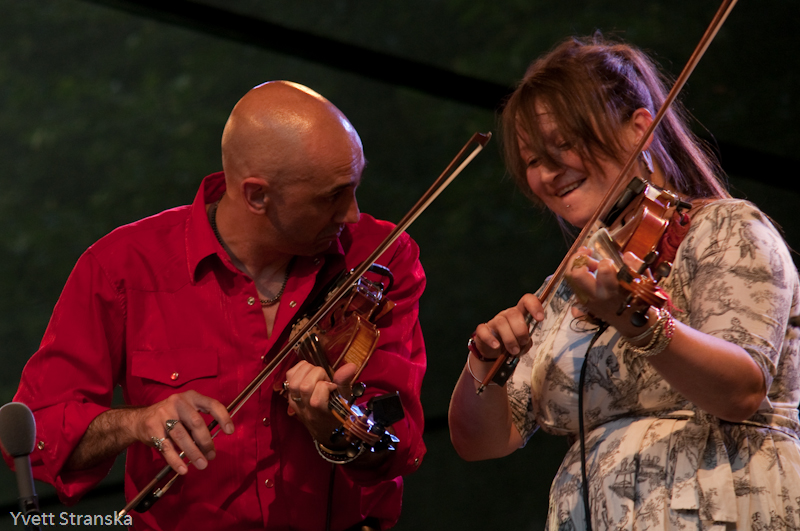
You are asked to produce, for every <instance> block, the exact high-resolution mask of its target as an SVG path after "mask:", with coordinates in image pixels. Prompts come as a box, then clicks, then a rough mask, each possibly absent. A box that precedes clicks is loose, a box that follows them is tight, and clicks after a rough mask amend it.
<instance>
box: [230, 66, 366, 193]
mask: <svg viewBox="0 0 800 531" xmlns="http://www.w3.org/2000/svg"><path fill="white" fill-rule="evenodd" d="M324 149H343V150H348V151H352V152H354V153H355V152H359V153H360V152H361V149H362V147H361V139H360V138H359V137H358V133H356V130H355V129H354V128H353V126H352V125H351V124H350V122H349V121H348V120H347V118H346V117H345V116H344V114H342V112H341V111H339V109H337V108H336V107H335V106H334V105H333V104H332V103H331V102H329V101H328V100H327V99H325V98H324V97H322V96H321V95H319V94H317V93H316V92H314V91H313V90H311V89H309V88H308V87H305V86H303V85H299V84H297V83H292V82H288V81H271V82H268V83H264V84H262V85H258V86H257V87H255V88H253V89H251V90H250V91H249V92H248V93H247V94H245V95H244V97H243V98H242V99H241V100H239V102H238V103H237V104H236V106H235V107H234V108H233V111H232V112H231V115H230V118H229V119H228V122H227V123H226V124H225V130H224V132H223V134H222V167H223V170H224V171H225V176H226V181H227V183H228V186H227V188H228V192H229V193H231V192H233V193H235V191H236V188H237V184H238V183H239V182H241V180H242V179H244V178H246V177H253V176H256V177H261V178H263V179H265V180H266V181H267V182H269V183H270V184H271V185H274V186H281V185H282V184H284V182H285V180H286V179H287V178H292V179H302V178H303V175H302V171H298V169H301V168H302V167H303V164H304V163H306V162H313V160H314V158H315V154H317V153H318V152H319V151H320V150H324ZM360 156H363V155H360Z"/></svg>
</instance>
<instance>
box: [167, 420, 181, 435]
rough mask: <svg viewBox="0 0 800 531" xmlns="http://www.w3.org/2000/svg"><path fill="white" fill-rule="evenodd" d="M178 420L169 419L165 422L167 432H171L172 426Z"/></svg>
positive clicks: (176, 423)
mask: <svg viewBox="0 0 800 531" xmlns="http://www.w3.org/2000/svg"><path fill="white" fill-rule="evenodd" d="M179 422H180V420H178V419H169V420H168V421H167V422H166V426H167V433H169V432H171V431H172V430H173V428H175V426H177V425H178V423H179Z"/></svg>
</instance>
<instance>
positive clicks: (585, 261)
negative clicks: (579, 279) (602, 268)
mask: <svg viewBox="0 0 800 531" xmlns="http://www.w3.org/2000/svg"><path fill="white" fill-rule="evenodd" d="M588 265H589V258H588V257H587V256H586V255H584V254H582V255H580V256H579V257H577V258H576V259H575V260H573V261H572V269H580V268H581V267H583V266H588Z"/></svg>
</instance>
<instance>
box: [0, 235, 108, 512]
mask: <svg viewBox="0 0 800 531" xmlns="http://www.w3.org/2000/svg"><path fill="white" fill-rule="evenodd" d="M123 323H124V302H123V299H122V296H121V295H120V294H119V292H118V290H117V289H116V288H115V286H114V285H113V283H112V282H110V281H109V279H108V278H107V276H106V274H105V273H104V271H103V269H102V268H101V266H100V265H99V264H98V262H97V260H96V259H95V258H94V257H93V256H92V254H91V253H90V252H89V251H87V253H85V254H84V255H83V256H82V257H81V258H80V260H79V261H78V263H77V264H76V266H75V268H74V269H73V271H72V273H71V274H70V277H69V279H68V280H67V283H66V285H65V287H64V290H63V292H62V293H61V296H60V298H59V300H58V302H57V303H56V306H55V309H54V310H53V315H52V317H51V318H50V323H49V324H48V326H47V330H46V331H45V334H44V337H43V339H42V343H41V345H40V347H39V350H38V351H37V352H36V353H35V354H34V355H33V356H32V357H31V359H30V360H29V361H28V363H27V364H26V366H25V369H24V370H23V373H22V379H21V381H20V385H19V389H18V391H17V394H16V396H15V397H14V400H15V401H18V402H22V403H24V404H26V405H27V406H28V407H30V409H31V410H32V411H33V415H34V418H35V420H36V443H37V444H36V447H35V448H34V451H33V453H32V454H31V463H32V466H33V472H34V476H35V477H36V478H37V479H40V480H42V481H45V482H47V483H50V484H52V485H53V486H55V487H56V490H57V492H58V495H59V498H60V499H61V501H62V502H63V503H67V504H72V503H75V502H77V501H78V499H79V498H80V497H81V496H82V495H83V494H85V493H86V492H87V491H88V490H90V489H91V488H92V487H94V486H95V485H96V484H97V483H98V482H100V481H101V480H102V479H103V478H104V477H105V476H106V475H107V474H108V471H109V469H110V467H111V465H112V464H113V459H112V460H109V461H108V462H105V463H102V464H100V465H98V466H96V467H94V468H92V469H89V470H82V471H78V472H64V471H63V470H62V469H63V467H64V463H65V462H66V461H67V459H68V458H69V457H70V455H71V454H72V451H73V450H74V449H75V447H76V446H77V445H78V443H79V442H80V440H81V437H82V436H83V434H84V433H85V432H86V429H87V427H88V426H89V424H91V422H92V421H93V420H94V418H95V417H97V415H99V414H100V413H102V412H104V411H106V410H107V409H109V407H110V405H111V399H112V393H113V389H114V386H115V385H116V383H117V381H118V380H117V375H118V374H119V372H120V364H121V363H122V362H121V359H122V352H121V351H122V346H121V345H122V335H123V330H124V325H123ZM6 458H7V456H6Z"/></svg>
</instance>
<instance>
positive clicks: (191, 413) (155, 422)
mask: <svg viewBox="0 0 800 531" xmlns="http://www.w3.org/2000/svg"><path fill="white" fill-rule="evenodd" d="M201 412H202V413H208V414H210V415H211V416H212V417H213V418H214V420H216V421H217V422H218V423H219V425H220V428H221V429H222V431H223V432H225V433H226V434H228V435H230V434H231V433H233V422H232V421H231V417H230V415H229V414H228V411H227V410H226V408H225V406H223V405H222V404H221V403H220V402H219V401H217V400H214V399H213V398H209V397H207V396H204V395H201V394H200V393H197V392H196V391H187V392H185V393H179V394H175V395H172V396H170V397H169V398H167V399H166V400H162V401H161V402H158V403H156V404H153V405H152V406H150V407H147V408H144V409H140V410H138V415H137V417H138V418H137V422H136V423H135V424H134V426H135V428H134V434H135V437H136V439H137V440H139V441H141V442H143V443H145V444H147V445H148V446H157V445H156V444H155V440H154V439H153V438H155V439H156V440H160V439H162V438H163V439H164V440H163V441H162V442H161V445H160V446H161V448H160V452H161V454H162V455H163V456H164V460H165V461H166V462H167V463H168V464H169V466H171V467H172V469H173V470H175V472H177V473H178V474H185V473H186V472H187V467H186V463H184V461H183V459H181V458H180V457H179V454H180V453H181V452H184V453H185V457H187V458H188V459H189V461H190V462H191V463H192V464H193V465H194V466H195V467H197V468H198V469H200V470H203V469H204V468H206V467H207V466H208V461H209V460H211V459H214V457H215V456H216V452H215V450H214V442H213V441H212V440H211V433H210V432H209V431H208V428H207V427H206V422H205V420H203V417H202V416H201V415H200V413H201ZM168 420H177V421H179V422H177V423H172V424H174V427H173V428H172V429H171V430H167V421H168Z"/></svg>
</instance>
